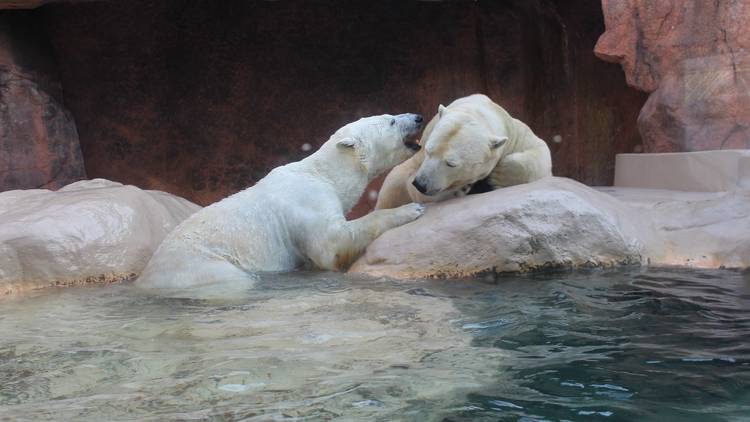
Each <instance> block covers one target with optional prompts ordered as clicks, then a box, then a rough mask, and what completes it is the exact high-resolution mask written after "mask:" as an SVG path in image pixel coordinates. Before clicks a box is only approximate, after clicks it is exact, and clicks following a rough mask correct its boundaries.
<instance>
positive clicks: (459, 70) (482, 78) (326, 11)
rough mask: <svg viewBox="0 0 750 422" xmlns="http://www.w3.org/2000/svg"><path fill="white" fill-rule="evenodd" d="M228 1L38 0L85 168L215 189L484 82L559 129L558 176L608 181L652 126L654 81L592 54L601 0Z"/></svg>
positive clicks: (152, 184) (240, 183) (204, 195)
mask: <svg viewBox="0 0 750 422" xmlns="http://www.w3.org/2000/svg"><path fill="white" fill-rule="evenodd" d="M218 4H219V3H218V2H210V1H188V2H186V1H178V0H164V1H158V2H154V1H127V2H124V1H117V2H104V3H102V2H85V3H74V4H67V3H65V4H51V5H47V6H44V7H41V8H39V9H36V10H35V11H34V13H35V14H36V16H37V17H38V18H39V19H41V20H43V22H44V24H45V29H46V31H47V33H48V36H49V39H50V40H51V43H52V46H53V49H54V56H55V58H56V60H57V63H58V65H59V71H60V74H61V76H62V82H63V87H64V93H65V104H66V106H67V107H69V108H70V110H71V111H72V112H73V114H74V115H75V118H76V123H77V125H78V132H79V136H80V142H81V147H82V150H83V155H84V158H85V163H86V170H87V172H88V175H89V177H104V178H108V179H112V180H116V181H119V182H123V183H130V184H135V185H137V186H139V187H142V188H148V189H160V190H165V191H168V192H171V193H174V194H177V195H180V196H183V197H185V198H188V199H190V200H192V201H195V202H198V203H200V204H207V203H210V202H213V201H215V200H217V199H219V198H221V197H223V196H226V195H228V194H230V193H233V192H235V191H237V190H239V189H242V188H244V187H246V186H248V185H251V184H252V183H254V182H255V181H257V180H258V179H259V178H261V177H263V175H265V174H266V173H267V172H268V171H269V170H270V169H271V168H273V167H275V166H278V165H280V164H284V163H286V162H289V161H291V160H298V159H300V158H302V157H304V156H305V155H306V154H307V152H306V151H304V150H303V146H304V145H305V144H310V146H311V147H312V148H316V147H317V146H318V145H320V144H321V143H322V142H324V141H325V140H326V139H327V137H328V136H329V135H330V134H331V133H332V132H333V131H335V130H336V129H337V128H338V127H340V126H342V125H343V124H345V123H347V122H349V121H352V120H354V119H356V118H358V117H360V116H365V115H371V114H380V113H386V112H394V113H399V112H418V113H422V114H424V115H425V116H427V117H430V116H431V115H433V114H434V113H435V111H436V110H437V106H438V104H439V103H448V102H450V101H451V100H453V99H455V98H457V97H460V96H464V95H467V94H471V93H475V92H484V93H487V94H488V95H490V96H491V97H492V98H493V99H495V100H496V101H497V102H499V103H500V104H501V105H503V106H504V107H505V108H507V109H508V110H509V111H510V112H511V113H512V114H514V115H515V116H516V117H518V118H520V119H522V120H524V121H525V122H527V123H528V124H529V125H530V126H531V127H532V128H533V129H534V130H535V131H536V132H537V134H538V135H540V136H541V137H542V138H544V139H545V140H547V141H548V142H549V144H550V147H551V149H552V152H553V160H554V163H555V168H554V171H555V174H557V175H560V176H569V177H573V178H575V179H577V180H579V181H582V182H584V183H588V184H609V183H611V182H612V175H613V166H614V156H615V154H616V153H619V152H632V151H633V150H634V149H636V150H637V148H638V145H639V144H640V142H641V141H640V138H639V135H638V133H637V128H636V126H635V121H636V116H637V114H638V111H639V110H640V108H641V106H642V105H643V102H644V101H645V99H646V97H645V95H644V94H642V93H640V92H638V91H636V90H634V89H632V88H629V87H627V85H626V84H625V80H624V78H623V75H622V71H621V70H620V69H619V68H618V67H617V66H616V65H613V64H609V63H604V62H602V61H601V60H599V59H597V58H596V57H595V56H594V55H593V53H592V50H593V47H594V44H595V42H596V40H597V39H598V37H599V35H601V34H602V32H603V31H604V23H603V18H602V10H601V5H600V3H599V1H598V0H582V1H577V2H566V1H553V0H511V1H492V2H490V1H487V2H484V1H480V2H403V1H378V2H356V3H355V2H343V1H342V2H304V1H303V2H299V1H296V2H247V1H234V0H233V1H222V2H220V6H218ZM14 13H15V12H14ZM554 140H558V141H559V142H555V141H554ZM367 206H368V204H367V203H365V204H363V205H362V206H361V207H360V209H359V211H358V212H362V211H364V210H366V209H367Z"/></svg>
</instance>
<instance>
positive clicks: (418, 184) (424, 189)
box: [411, 179, 427, 195]
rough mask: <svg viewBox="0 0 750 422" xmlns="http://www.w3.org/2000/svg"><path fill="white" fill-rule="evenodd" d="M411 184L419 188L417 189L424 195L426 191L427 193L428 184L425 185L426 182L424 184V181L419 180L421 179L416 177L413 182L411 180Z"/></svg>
mask: <svg viewBox="0 0 750 422" xmlns="http://www.w3.org/2000/svg"><path fill="white" fill-rule="evenodd" d="M411 184H412V185H413V186H414V188H416V189H417V190H418V191H419V193H421V194H422V195H424V194H425V193H427V187H426V186H425V185H424V184H423V183H422V182H420V181H419V179H414V181H413V182H411Z"/></svg>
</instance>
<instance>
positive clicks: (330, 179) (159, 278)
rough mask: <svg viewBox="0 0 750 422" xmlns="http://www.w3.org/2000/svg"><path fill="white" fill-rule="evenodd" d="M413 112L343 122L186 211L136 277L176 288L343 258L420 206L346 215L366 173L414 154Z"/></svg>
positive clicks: (334, 265) (326, 265)
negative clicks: (305, 152)
mask: <svg viewBox="0 0 750 422" xmlns="http://www.w3.org/2000/svg"><path fill="white" fill-rule="evenodd" d="M403 116H411V117H409V118H407V117H403ZM413 117H414V115H399V116H389V115H383V116H375V117H368V118H364V119H360V120H358V121H356V122H354V123H350V124H348V125H346V126H344V127H343V128H341V129H339V130H338V131H337V132H336V133H335V134H333V136H331V138H330V139H329V140H328V141H327V142H326V143H325V144H323V146H322V147H321V148H320V149H319V150H318V151H316V152H315V153H313V154H312V155H310V156H309V157H307V158H305V159H304V160H302V161H299V162H295V163H291V164H287V165H285V166H282V167H278V168H276V169H274V170H273V171H271V172H270V173H269V174H268V175H267V176H266V177H264V178H263V179H262V180H260V181H259V182H258V183H256V184H255V185H254V186H253V187H250V188H248V189H245V190H243V191H241V192H238V193H236V194H234V195H232V196H229V197H228V198H225V199H223V200H221V201H219V202H217V203H215V204H212V205H210V206H207V207H206V208H204V209H202V210H201V211H199V212H197V213H195V214H193V215H192V216H191V217H190V218H188V219H187V220H185V221H184V222H183V223H182V224H181V225H179V226H178V227H177V228H176V229H175V230H174V231H173V232H171V233H170V234H169V235H168V236H167V238H166V239H165V240H164V242H163V243H162V244H161V245H160V247H159V248H158V250H157V251H156V253H155V254H154V256H153V257H152V258H151V260H150V262H149V264H148V265H147V267H146V269H145V270H144V272H143V273H142V275H141V276H140V278H139V279H138V281H137V284H138V285H139V286H141V287H155V288H183V287H192V286H201V285H206V284H211V283H214V282H218V281H223V282H227V281H230V282H231V281H238V282H241V281H247V280H248V277H249V275H250V274H252V273H254V272H259V271H289V270H293V269H295V268H299V267H301V266H305V265H309V266H313V267H317V268H322V269H328V270H338V269H342V268H343V267H345V266H347V265H348V264H349V263H351V261H352V260H353V259H356V258H357V257H358V256H359V255H360V254H361V252H362V251H363V250H364V248H365V247H366V246H367V245H368V244H369V243H370V242H371V241H372V240H374V239H375V238H376V237H377V236H379V235H380V234H381V233H382V232H384V231H385V230H388V229H390V228H393V227H396V226H400V225H402V224H406V223H408V222H410V221H412V220H414V219H416V218H418V217H419V216H420V215H421V214H422V212H423V207H422V206H420V205H417V204H410V205H407V206H403V207H400V208H397V209H393V210H383V211H377V212H373V213H371V214H369V215H367V216H365V217H362V218H359V219H356V220H353V221H347V220H346V218H345V214H346V213H347V212H348V211H349V210H350V209H351V208H352V207H353V206H354V205H355V203H356V202H357V200H358V199H359V197H360V195H361V194H362V192H363V191H364V189H365V187H366V186H367V183H368V182H369V181H370V180H371V179H372V178H374V177H375V176H377V175H378V174H380V173H382V172H383V171H385V170H387V169H388V168H390V167H392V166H394V165H396V164H398V163H400V162H402V161H404V160H405V159H407V158H408V157H410V156H411V155H412V151H411V150H409V149H408V148H406V147H405V146H404V144H403V138H404V136H405V135H407V134H408V133H410V132H412V133H413V132H415V131H417V130H418V129H419V128H418V127H417V125H416V123H415V122H414V120H413ZM393 119H396V120H397V124H391V121H392V120H393Z"/></svg>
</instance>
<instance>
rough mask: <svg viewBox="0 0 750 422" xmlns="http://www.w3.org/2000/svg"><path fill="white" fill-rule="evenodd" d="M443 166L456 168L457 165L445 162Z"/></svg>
mask: <svg viewBox="0 0 750 422" xmlns="http://www.w3.org/2000/svg"><path fill="white" fill-rule="evenodd" d="M445 165H446V166H448V167H456V166H457V165H458V164H456V163H454V162H453V161H446V162H445Z"/></svg>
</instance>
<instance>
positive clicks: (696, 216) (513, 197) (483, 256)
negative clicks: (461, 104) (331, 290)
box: [350, 177, 750, 278]
mask: <svg viewBox="0 0 750 422" xmlns="http://www.w3.org/2000/svg"><path fill="white" fill-rule="evenodd" d="M623 264H637V265H669V266H673V265H674V266H688V267H701V268H718V267H733V268H746V267H748V266H750V193H748V192H745V191H735V192H728V193H687V192H682V193H675V192H673V191H664V190H650V189H632V188H604V189H598V190H597V189H592V188H590V187H587V186H585V185H582V184H580V183H578V182H575V181H573V180H570V179H565V178H556V177H550V178H546V179H542V180H540V181H537V182H534V183H529V184H525V185H520V186H514V187H511V188H505V189H500V190H496V191H493V192H489V193H486V194H481V195H472V196H469V197H466V198H461V199H457V200H452V201H447V202H443V203H440V204H435V205H431V206H429V207H428V210H427V212H426V214H425V215H424V216H423V217H422V218H420V219H419V220H417V221H415V222H413V223H410V224H407V225H405V226H402V227H399V228H396V229H394V230H390V231H388V232H386V233H384V234H383V235H382V236H380V237H379V238H378V239H376V240H375V242H373V243H372V244H371V245H370V246H369V247H368V249H367V251H366V253H365V254H364V255H363V256H362V257H361V258H360V259H359V260H358V261H357V262H355V263H354V265H353V266H352V267H351V269H350V272H352V273H364V274H369V275H374V276H388V277H394V278H419V277H467V276H475V275H481V274H485V273H514V272H530V271H540V270H546V269H554V268H586V267H610V266H615V265H623Z"/></svg>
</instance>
